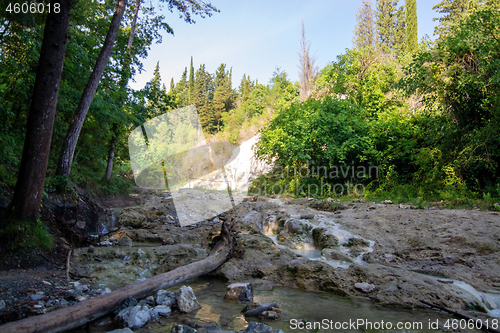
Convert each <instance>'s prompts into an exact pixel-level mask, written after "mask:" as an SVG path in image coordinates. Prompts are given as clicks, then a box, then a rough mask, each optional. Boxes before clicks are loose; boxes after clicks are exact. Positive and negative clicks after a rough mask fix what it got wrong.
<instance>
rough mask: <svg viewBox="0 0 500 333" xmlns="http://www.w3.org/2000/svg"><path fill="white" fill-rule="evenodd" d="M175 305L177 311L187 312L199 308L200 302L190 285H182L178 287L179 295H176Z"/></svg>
mask: <svg viewBox="0 0 500 333" xmlns="http://www.w3.org/2000/svg"><path fill="white" fill-rule="evenodd" d="M177 307H178V308H179V311H181V312H184V313H188V312H192V311H196V310H198V309H201V305H200V303H198V300H197V299H196V296H195V295H194V292H193V289H192V288H191V287H186V286H182V287H181V288H180V289H179V296H177Z"/></svg>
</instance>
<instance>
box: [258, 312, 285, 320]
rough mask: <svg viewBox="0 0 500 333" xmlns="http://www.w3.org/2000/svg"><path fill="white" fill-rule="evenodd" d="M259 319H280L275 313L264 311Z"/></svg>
mask: <svg viewBox="0 0 500 333" xmlns="http://www.w3.org/2000/svg"><path fill="white" fill-rule="evenodd" d="M260 317H261V318H264V319H269V320H278V319H279V318H280V316H279V314H278V313H277V312H276V311H264V312H262V313H261V315H260Z"/></svg>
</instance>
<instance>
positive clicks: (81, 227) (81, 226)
mask: <svg viewBox="0 0 500 333" xmlns="http://www.w3.org/2000/svg"><path fill="white" fill-rule="evenodd" d="M86 224H87V222H85V221H76V226H77V227H78V228H80V229H85V225H86Z"/></svg>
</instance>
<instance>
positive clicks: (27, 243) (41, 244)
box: [0, 220, 54, 250]
mask: <svg viewBox="0 0 500 333" xmlns="http://www.w3.org/2000/svg"><path fill="white" fill-rule="evenodd" d="M0 239H1V240H2V241H3V242H4V244H5V246H6V247H7V248H10V249H11V250H35V249H41V250H52V249H53V248H54V239H53V238H52V235H51V234H50V232H49V231H48V230H47V227H46V226H45V225H44V223H43V222H42V221H40V220H36V221H35V222H30V221H12V222H11V223H9V225H8V226H6V227H4V228H1V229H0Z"/></svg>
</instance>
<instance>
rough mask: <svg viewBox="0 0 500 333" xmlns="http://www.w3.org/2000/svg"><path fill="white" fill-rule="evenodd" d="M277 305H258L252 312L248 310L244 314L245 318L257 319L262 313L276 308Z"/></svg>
mask: <svg viewBox="0 0 500 333" xmlns="http://www.w3.org/2000/svg"><path fill="white" fill-rule="evenodd" d="M277 307H278V304H276V303H264V304H262V305H259V306H258V307H256V308H255V309H253V310H248V311H246V312H245V317H258V316H260V315H261V313H262V312H264V311H267V310H270V309H272V308H277Z"/></svg>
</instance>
